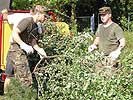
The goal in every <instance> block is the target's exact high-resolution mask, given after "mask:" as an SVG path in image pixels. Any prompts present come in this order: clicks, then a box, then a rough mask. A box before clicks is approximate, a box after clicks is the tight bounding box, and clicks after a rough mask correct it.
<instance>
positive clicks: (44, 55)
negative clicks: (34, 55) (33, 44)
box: [37, 48, 47, 59]
mask: <svg viewBox="0 0 133 100" xmlns="http://www.w3.org/2000/svg"><path fill="white" fill-rule="evenodd" d="M37 52H38V54H39V55H40V58H41V59H42V58H43V57H47V54H46V52H45V51H44V49H43V48H40V49H39V50H38V51H37Z"/></svg>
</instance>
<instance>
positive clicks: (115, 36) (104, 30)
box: [88, 7, 125, 67]
mask: <svg viewBox="0 0 133 100" xmlns="http://www.w3.org/2000/svg"><path fill="white" fill-rule="evenodd" d="M99 15H100V18H101V21H102V24H99V26H98V29H97V31H96V38H95V40H94V42H93V44H92V45H90V46H89V47H88V51H89V52H91V51H93V50H95V49H97V47H98V48H99V51H100V52H101V53H103V54H104V55H105V56H107V57H109V58H110V59H111V63H110V64H113V62H117V59H118V57H119V55H120V54H121V50H122V49H123V48H124V46H125V38H124V35H123V30H122V29H121V27H120V26H119V25H118V24H116V23H115V22H113V21H112V18H111V17H112V13H111V8H110V7H102V8H100V9H99ZM116 64H117V63H114V64H113V66H115V67H117V66H116ZM117 65H118V64H117Z"/></svg>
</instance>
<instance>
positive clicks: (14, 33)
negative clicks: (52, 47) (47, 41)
mask: <svg viewBox="0 0 133 100" xmlns="http://www.w3.org/2000/svg"><path fill="white" fill-rule="evenodd" d="M19 34H21V32H20V30H19V29H18V28H17V27H16V28H14V29H13V31H12V38H13V41H15V42H17V43H18V44H19V45H20V48H21V49H23V50H24V51H26V53H27V54H29V53H33V52H34V49H33V48H32V46H30V45H27V44H26V43H24V42H23V41H22V40H21V38H20V36H19Z"/></svg>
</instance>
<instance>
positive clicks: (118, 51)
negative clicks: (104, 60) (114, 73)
mask: <svg viewBox="0 0 133 100" xmlns="http://www.w3.org/2000/svg"><path fill="white" fill-rule="evenodd" d="M120 54H121V51H120V50H119V49H117V50H115V51H112V52H111V53H110V54H109V57H110V58H111V59H112V60H116V59H117V58H118V57H119V55H120Z"/></svg>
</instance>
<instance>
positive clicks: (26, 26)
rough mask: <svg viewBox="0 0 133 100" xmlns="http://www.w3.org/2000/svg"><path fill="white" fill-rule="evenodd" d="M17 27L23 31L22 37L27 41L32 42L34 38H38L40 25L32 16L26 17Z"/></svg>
mask: <svg viewBox="0 0 133 100" xmlns="http://www.w3.org/2000/svg"><path fill="white" fill-rule="evenodd" d="M17 27H18V29H19V30H20V31H21V33H20V38H21V39H22V41H24V42H25V43H27V44H31V41H32V39H36V40H37V39H38V35H39V34H38V27H37V24H36V23H35V22H34V21H33V18H32V17H27V18H24V19H23V20H22V21H20V22H19V24H18V25H17Z"/></svg>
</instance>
